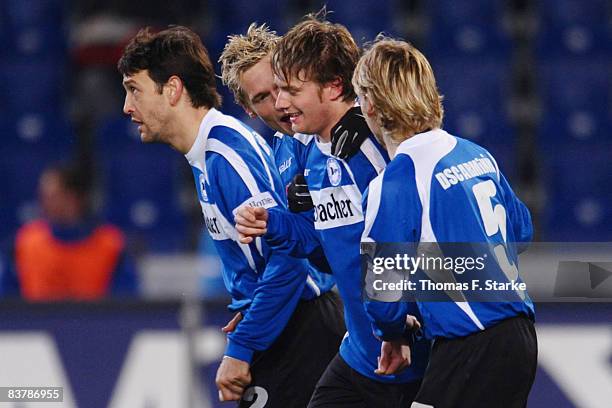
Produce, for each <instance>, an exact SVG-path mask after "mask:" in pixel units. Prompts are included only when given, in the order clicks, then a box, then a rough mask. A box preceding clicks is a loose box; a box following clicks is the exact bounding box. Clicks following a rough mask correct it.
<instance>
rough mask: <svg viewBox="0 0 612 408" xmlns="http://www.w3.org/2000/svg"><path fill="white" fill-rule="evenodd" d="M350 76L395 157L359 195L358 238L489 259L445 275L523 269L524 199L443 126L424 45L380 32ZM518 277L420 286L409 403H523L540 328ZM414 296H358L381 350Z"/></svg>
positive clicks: (394, 343) (401, 328)
mask: <svg viewBox="0 0 612 408" xmlns="http://www.w3.org/2000/svg"><path fill="white" fill-rule="evenodd" d="M353 84H354V85H355V89H356V90H357V94H358V95H359V98H360V101H361V104H362V105H361V108H362V110H363V114H364V116H365V117H366V120H367V121H368V124H369V125H370V128H371V129H372V131H373V132H374V133H375V134H376V135H377V137H378V138H379V139H380V140H381V141H382V142H384V143H385V145H386V146H387V149H388V151H389V155H390V156H391V158H392V160H391V162H390V163H389V165H388V166H387V168H386V169H385V171H384V172H383V173H381V174H380V175H379V176H378V177H376V178H375V179H374V180H373V181H372V182H371V183H370V186H369V188H368V193H367V194H366V196H365V197H364V211H365V230H364V233H363V241H364V242H377V243H380V245H384V243H398V242H404V243H417V244H419V245H420V246H419V248H421V247H424V246H431V245H432V244H434V243H435V244H436V246H438V247H439V248H440V249H441V250H442V251H444V250H445V249H447V250H448V249H450V250H451V251H454V252H455V253H457V252H459V253H460V255H461V256H464V255H465V254H468V255H469V254H471V253H472V251H473V248H477V249H476V251H474V252H475V253H480V255H482V253H481V252H480V251H484V254H485V255H484V256H485V257H488V259H489V262H486V263H485V267H484V269H483V271H482V272H481V273H479V274H478V275H471V276H470V274H469V273H467V272H466V273H463V272H462V273H459V272H457V271H454V270H449V271H448V274H450V275H452V276H453V279H456V281H457V282H459V283H461V282H463V279H465V280H466V281H468V280H471V279H474V278H475V277H478V278H480V280H484V279H490V280H492V281H496V282H509V281H511V280H515V281H520V278H519V276H518V252H519V251H520V249H521V248H524V247H526V244H528V243H529V241H530V240H531V237H532V233H533V230H532V224H531V217H530V214H529V210H528V209H527V207H526V206H525V205H524V204H523V203H522V202H521V201H520V200H519V199H518V198H517V196H516V195H515V194H514V192H513V191H512V188H511V187H510V184H509V183H508V181H507V180H506V178H505V177H504V175H503V174H502V172H501V171H500V169H499V167H498V166H497V163H496V161H495V159H494V158H493V156H491V154H490V153H489V152H488V151H487V150H485V149H484V148H482V147H480V146H478V145H476V144H474V143H472V142H470V141H468V140H465V139H461V138H459V137H456V136H452V135H451V134H449V133H447V132H446V131H444V130H442V129H441V128H440V127H441V124H442V117H443V108H442V98H441V96H440V94H439V93H438V90H437V87H436V81H435V77H434V74H433V71H432V69H431V66H430V65H429V62H428V61H427V59H426V58H425V57H424V56H423V54H421V53H420V52H419V51H418V50H417V49H416V48H414V47H413V46H412V45H410V44H408V43H406V42H404V41H398V40H392V39H385V38H380V39H379V40H378V41H377V42H375V43H374V45H373V46H372V47H371V48H370V49H369V50H367V51H366V52H365V54H364V55H363V57H362V58H361V59H360V61H359V63H358V65H357V68H356V69H355V74H354V76H353ZM449 243H454V245H455V246H454V247H453V246H451V245H450V244H449ZM461 244H463V245H464V246H463V247H458V245H461ZM419 251H420V250H419ZM419 253H420V252H419ZM412 255H413V256H415V255H417V254H416V252H414V251H412ZM491 260H494V261H493V262H492V261H491ZM426 273H427V272H426ZM432 276H433V275H432ZM437 276H439V274H438V275H437ZM432 279H433V278H432ZM468 282H469V281H468ZM483 286H484V282H483ZM420 287H421V286H420V285H419V284H417V285H416V288H417V292H418V290H419V288H420ZM517 288H518V290H517V291H516V292H513V291H510V293H505V294H503V296H500V295H495V294H490V295H489V298H488V299H486V298H470V295H469V292H466V291H465V290H461V291H458V292H457V293H458V294H459V295H460V296H454V295H451V294H449V293H448V292H447V293H444V296H445V297H444V298H442V299H436V300H437V301H430V300H434V299H433V298H432V299H430V298H427V297H422V296H423V294H422V293H417V294H416V299H417V305H418V308H419V310H420V312H421V315H422V316H423V327H424V329H425V333H426V335H427V336H428V337H429V338H431V339H435V341H434V345H433V349H432V354H431V361H430V363H429V366H428V367H427V371H426V373H425V377H424V379H423V384H422V387H421V389H420V391H419V393H418V395H417V397H416V400H415V404H414V405H413V407H436V408H451V407H452V408H455V407H524V406H526V404H527V396H528V394H529V390H530V389H531V385H532V384H533V380H534V377H535V370H536V365H537V340H536V334H535V329H534V325H533V319H534V309H533V304H532V302H531V300H530V299H529V296H528V295H527V293H526V291H524V290H523V289H521V288H520V286H517ZM457 293H456V294H457ZM481 296H482V295H481ZM485 296H486V295H485ZM474 299H483V300H484V301H478V300H476V301H474ZM414 305H415V303H410V302H392V303H383V302H378V301H370V302H367V303H366V308H367V311H368V314H369V316H370V318H371V319H372V322H373V324H374V328H375V330H376V332H377V334H378V335H379V336H380V337H381V338H384V339H385V340H388V342H386V345H387V347H385V349H384V350H386V351H388V352H392V350H394V349H396V350H397V349H399V347H401V345H402V344H403V338H402V335H403V333H404V332H405V330H406V329H407V327H406V320H405V316H406V314H408V313H415V312H414V310H413V306H414ZM382 358H384V355H383V356H382Z"/></svg>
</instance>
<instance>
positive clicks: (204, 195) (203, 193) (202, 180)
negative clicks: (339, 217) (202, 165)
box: [198, 174, 208, 201]
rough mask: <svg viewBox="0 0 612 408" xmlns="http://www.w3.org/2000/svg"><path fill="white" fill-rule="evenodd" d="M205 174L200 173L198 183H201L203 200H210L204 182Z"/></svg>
mask: <svg viewBox="0 0 612 408" xmlns="http://www.w3.org/2000/svg"><path fill="white" fill-rule="evenodd" d="M204 180H205V178H204V174H200V177H199V178H198V184H199V185H200V192H201V194H202V200H204V201H208V194H206V184H205V183H204Z"/></svg>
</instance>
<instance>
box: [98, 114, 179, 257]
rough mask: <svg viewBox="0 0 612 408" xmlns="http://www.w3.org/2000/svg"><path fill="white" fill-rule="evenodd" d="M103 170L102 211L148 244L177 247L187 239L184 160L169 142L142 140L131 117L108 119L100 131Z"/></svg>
mask: <svg viewBox="0 0 612 408" xmlns="http://www.w3.org/2000/svg"><path fill="white" fill-rule="evenodd" d="M96 144H97V146H98V149H97V160H98V162H99V170H100V171H99V173H100V174H102V175H103V180H102V186H103V196H104V199H103V203H104V204H103V213H104V214H105V216H106V219H108V220H109V221H111V222H114V223H116V224H117V225H119V226H120V227H122V228H124V229H125V230H126V232H127V234H128V236H129V237H131V238H134V239H137V240H138V241H145V242H144V245H146V247H147V249H153V250H167V251H171V250H177V249H180V248H181V247H182V246H184V245H183V244H184V243H185V239H186V235H185V231H186V224H185V222H186V220H185V214H184V213H183V211H182V205H181V189H180V187H181V180H180V176H179V171H178V169H179V166H180V165H184V166H187V163H185V159H184V158H183V157H181V155H180V154H178V153H177V152H175V151H173V150H172V149H170V148H168V147H167V146H164V145H158V144H142V143H141V142H140V138H139V136H138V134H137V133H136V126H135V125H134V124H132V123H131V122H130V121H129V119H127V118H117V119H111V120H108V121H106V122H105V123H104V124H102V126H101V127H100V131H99V132H98V133H97V143H96Z"/></svg>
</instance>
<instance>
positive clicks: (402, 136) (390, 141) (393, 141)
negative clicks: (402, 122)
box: [383, 130, 415, 159]
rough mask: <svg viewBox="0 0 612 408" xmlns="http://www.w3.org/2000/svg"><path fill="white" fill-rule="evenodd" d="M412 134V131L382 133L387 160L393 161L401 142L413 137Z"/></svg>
mask: <svg viewBox="0 0 612 408" xmlns="http://www.w3.org/2000/svg"><path fill="white" fill-rule="evenodd" d="M414 134H415V133H414V132H412V131H404V130H400V131H396V132H387V131H383V140H384V142H385V147H386V149H387V153H388V154H389V158H391V159H393V158H394V157H395V154H396V152H397V148H398V147H399V145H400V144H402V142H404V141H405V140H408V139H410V138H411V137H412V136H414Z"/></svg>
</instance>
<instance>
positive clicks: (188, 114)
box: [170, 107, 210, 154]
mask: <svg viewBox="0 0 612 408" xmlns="http://www.w3.org/2000/svg"><path fill="white" fill-rule="evenodd" d="M209 111H210V109H209V108H205V107H201V108H191V109H185V110H184V111H182V112H181V113H180V114H179V115H178V117H177V120H176V125H175V132H173V133H174V135H175V137H174V138H173V139H172V140H171V141H170V145H171V146H172V147H173V148H174V149H176V150H177V151H179V152H180V153H182V154H187V153H188V152H189V150H191V147H192V146H193V144H194V143H195V141H196V139H197V137H198V133H199V131H200V125H201V124H202V120H203V119H204V116H206V114H207V113H208V112H209Z"/></svg>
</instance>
